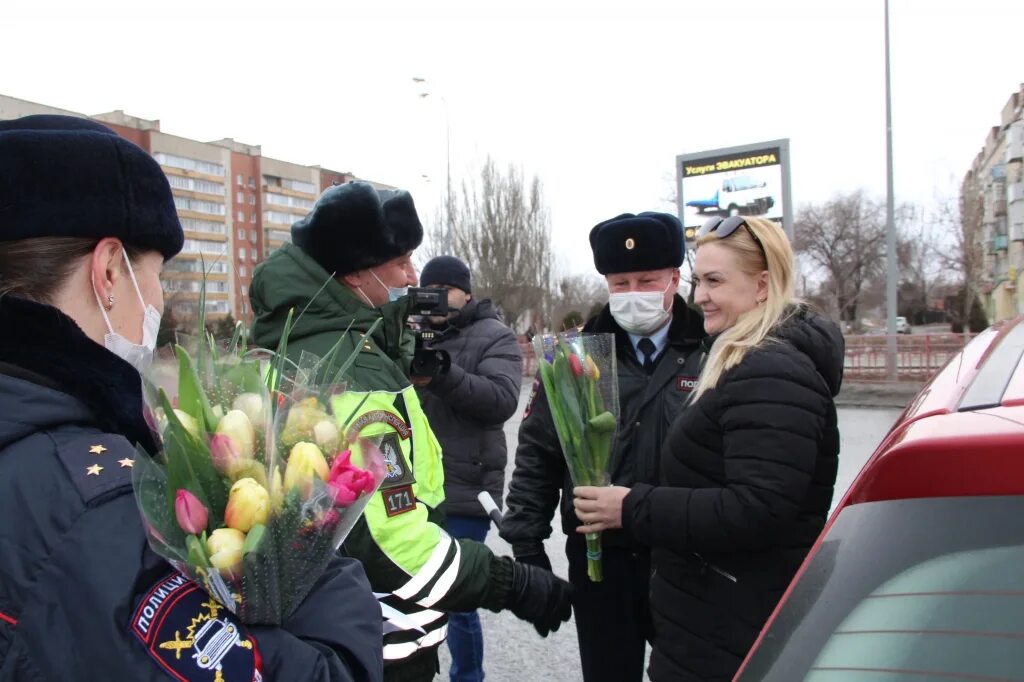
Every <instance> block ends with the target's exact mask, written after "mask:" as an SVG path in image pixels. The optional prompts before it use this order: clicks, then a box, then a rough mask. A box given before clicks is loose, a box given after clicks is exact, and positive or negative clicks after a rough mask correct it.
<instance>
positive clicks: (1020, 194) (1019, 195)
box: [1006, 182, 1024, 204]
mask: <svg viewBox="0 0 1024 682" xmlns="http://www.w3.org/2000/svg"><path fill="white" fill-rule="evenodd" d="M1006 200H1007V201H1008V202H1010V203H1011V204H1013V203H1024V182H1014V183H1012V184H1011V185H1010V186H1009V187H1007V189H1006Z"/></svg>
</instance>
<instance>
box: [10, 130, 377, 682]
mask: <svg viewBox="0 0 1024 682" xmlns="http://www.w3.org/2000/svg"><path fill="white" fill-rule="evenodd" d="M183 240H184V234H183V232H182V229H181V225H180V224H179V222H178V218H177V214H176V212H175V208H174V202H173V199H172V196H171V191H170V187H169V185H168V183H167V179H166V178H165V177H164V174H163V172H162V171H161V169H160V167H159V165H157V163H156V162H155V161H154V160H153V159H152V158H151V157H150V156H149V155H148V154H146V153H145V152H144V151H143V150H142V149H140V148H138V147H136V146H135V145H133V144H132V143H130V142H128V141H126V140H124V139H122V138H120V137H118V136H117V135H116V134H114V132H113V131H111V130H110V129H108V128H106V127H104V126H102V125H100V124H98V123H94V122H92V121H89V120H86V119H79V118H72V117H66V116H30V117H26V118H22V119H17V120H13V121H2V122H0V329H2V330H3V331H2V332H0V680H29V679H31V680H166V679H169V677H168V675H170V677H173V678H174V679H178V680H213V679H215V678H216V679H245V680H259V679H262V676H264V675H269V676H270V677H271V678H272V679H279V680H300V679H301V680H314V679H315V680H379V679H380V678H381V676H382V653H381V633H380V611H379V608H378V606H377V603H376V601H375V599H374V598H373V595H372V593H371V592H370V589H369V584H368V583H367V581H366V577H365V575H364V573H363V569H362V567H361V566H360V565H359V564H358V563H357V562H355V561H353V560H347V559H338V560H336V561H335V562H334V563H332V564H331V565H330V566H329V568H328V570H327V572H326V573H325V575H324V576H323V577H322V579H321V580H320V582H319V583H318V585H317V587H315V588H314V590H313V592H311V593H310V596H309V597H308V598H307V599H306V602H305V603H303V604H302V605H301V606H300V607H299V608H298V610H297V611H296V612H295V614H294V615H293V616H292V617H291V618H290V619H289V620H288V622H286V623H285V625H284V627H259V626H254V627H248V628H246V627H244V626H242V625H240V624H239V623H237V622H234V620H233V617H232V616H231V614H229V613H227V612H226V610H225V609H223V608H222V607H219V606H218V605H217V604H216V603H215V602H213V600H211V599H210V598H209V597H207V596H206V595H205V593H203V592H202V591H201V590H200V589H199V588H198V587H197V586H195V585H194V584H193V583H191V582H190V581H188V580H186V579H185V578H184V577H183V576H181V575H180V574H178V573H177V572H176V571H174V570H173V569H172V568H171V567H170V565H168V564H167V563H166V562H165V561H164V560H163V559H161V558H160V557H159V556H157V555H156V554H154V553H153V552H152V551H151V550H150V549H149V547H148V545H147V542H146V534H145V532H144V531H143V527H142V522H141V518H140V516H139V513H138V511H137V509H136V506H135V500H134V496H133V495H132V484H131V471H132V465H133V463H134V459H135V457H136V456H143V455H137V454H136V452H137V451H136V448H135V446H136V444H137V445H139V446H141V447H142V448H144V449H145V450H147V451H149V452H150V453H153V452H155V451H156V442H155V438H154V435H153V433H152V432H151V431H150V428H149V426H148V425H147V423H146V420H145V419H144V417H143V404H142V383H141V380H140V377H139V372H140V371H142V370H143V369H144V368H145V367H146V366H147V365H148V363H149V360H150V359H151V358H152V354H153V350H154V346H155V345H156V333H157V328H158V327H159V325H160V316H161V313H162V310H163V305H164V304H163V294H162V290H161V286H160V271H161V269H162V265H163V263H164V261H166V260H167V259H170V258H171V257H173V256H174V255H175V254H177V253H178V251H179V250H180V249H181V247H182V244H183ZM218 612H220V613H218ZM214 619H217V620H218V622H219V623H220V626H219V627H221V630H220V632H224V631H226V632H231V633H233V634H235V635H236V636H235V637H234V638H233V639H232V638H229V640H226V641H228V643H229V644H228V645H226V650H223V649H218V650H217V652H216V656H217V657H218V658H219V663H218V664H217V665H216V666H215V668H216V669H212V668H213V667H214V666H213V664H211V663H210V661H209V659H204V656H203V653H204V652H205V653H209V651H207V650H208V649H209V645H208V646H207V648H206V649H203V651H200V650H199V649H200V648H201V647H200V643H199V641H198V640H199V636H198V635H197V632H199V630H200V625H201V624H202V623H204V622H209V621H212V620H214ZM214 631H216V628H214ZM212 641H213V640H209V642H212ZM217 641H218V642H223V641H225V640H217ZM314 641H315V643H314ZM210 655H213V654H210Z"/></svg>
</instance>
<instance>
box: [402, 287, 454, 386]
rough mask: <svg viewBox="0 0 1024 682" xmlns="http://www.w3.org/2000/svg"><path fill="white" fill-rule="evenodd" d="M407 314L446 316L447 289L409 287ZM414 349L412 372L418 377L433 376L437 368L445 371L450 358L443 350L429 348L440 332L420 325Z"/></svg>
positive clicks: (449, 363)
mask: <svg viewBox="0 0 1024 682" xmlns="http://www.w3.org/2000/svg"><path fill="white" fill-rule="evenodd" d="M409 314H410V315H419V316H421V317H447V316H448V290H447V289H442V288H437V289H431V288H427V287H410V288H409ZM415 333H416V351H415V353H414V354H413V357H412V374H413V375H414V376H420V377H433V376H434V375H435V374H437V372H438V370H441V371H447V369H448V366H450V365H451V359H450V358H449V357H448V353H446V352H445V351H443V350H442V351H435V350H433V349H432V348H430V343H431V342H432V341H434V340H435V339H436V338H437V337H438V336H440V335H441V334H440V332H438V331H436V330H434V329H429V328H425V327H423V326H421V327H420V328H419V329H417V330H416V332H415Z"/></svg>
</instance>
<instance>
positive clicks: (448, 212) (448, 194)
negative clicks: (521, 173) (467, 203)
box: [412, 78, 452, 253]
mask: <svg viewBox="0 0 1024 682" xmlns="http://www.w3.org/2000/svg"><path fill="white" fill-rule="evenodd" d="M412 80H413V82H414V83H419V84H421V85H425V84H426V82H427V79H425V78H413V79H412ZM429 96H430V93H429V92H421V93H420V97H421V98H427V97H429ZM438 97H439V98H440V99H441V103H442V104H444V146H445V183H444V186H445V200H444V202H445V203H444V214H445V231H444V244H442V248H443V249H444V252H445V253H451V251H452V243H451V242H452V128H451V117H450V116H449V115H448V100H447V99H445V96H444V95H438Z"/></svg>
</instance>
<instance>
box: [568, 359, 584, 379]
mask: <svg viewBox="0 0 1024 682" xmlns="http://www.w3.org/2000/svg"><path fill="white" fill-rule="evenodd" d="M569 367H571V368H572V375H573V376H574V377H578V376H581V375H582V374H583V363H581V362H580V359H579V358H578V357H577V356H575V355H570V356H569Z"/></svg>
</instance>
